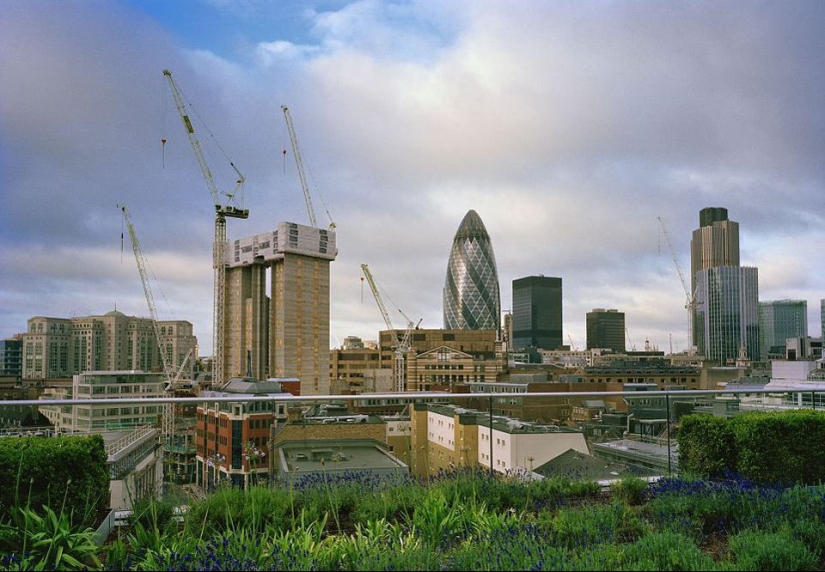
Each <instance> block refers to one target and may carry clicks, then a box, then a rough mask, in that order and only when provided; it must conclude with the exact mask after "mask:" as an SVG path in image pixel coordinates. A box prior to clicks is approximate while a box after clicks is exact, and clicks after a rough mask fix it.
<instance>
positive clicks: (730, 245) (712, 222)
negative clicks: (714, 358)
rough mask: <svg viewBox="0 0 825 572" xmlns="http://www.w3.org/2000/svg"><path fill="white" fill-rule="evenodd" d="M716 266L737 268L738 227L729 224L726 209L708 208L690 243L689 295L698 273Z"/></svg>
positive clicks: (701, 217) (733, 223)
mask: <svg viewBox="0 0 825 572" xmlns="http://www.w3.org/2000/svg"><path fill="white" fill-rule="evenodd" d="M717 266H739V223H738V222H734V221H732V220H728V209H726V208H722V207H707V208H704V209H702V210H701V211H699V228H697V229H696V230H694V231H693V238H692V239H691V241H690V277H691V278H690V279H691V291H693V292H695V291H696V273H697V272H699V271H700V270H704V269H706V268H716V267H717ZM694 339H695V338H694Z"/></svg>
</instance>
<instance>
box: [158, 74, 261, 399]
mask: <svg viewBox="0 0 825 572" xmlns="http://www.w3.org/2000/svg"><path fill="white" fill-rule="evenodd" d="M163 75H164V76H165V77H166V79H168V80H169V87H170V88H171V90H172V97H173V98H174V100H175V106H176V107H177V108H178V113H179V114H180V118H181V121H182V122H183V127H184V129H185V130H186V136H187V138H188V139H189V143H190V145H191V146H192V151H194V153H195V158H196V159H197V161H198V166H199V167H200V170H201V175H203V178H204V180H205V181H206V186H207V188H208V190H209V194H210V195H211V196H212V201H213V203H214V205H215V235H214V240H213V243H212V267H213V269H214V289H213V308H212V353H213V359H212V384H213V385H218V386H220V385H223V384H224V383H225V382H226V379H224V377H225V372H224V327H225V325H224V307H225V302H226V219H227V218H240V219H246V218H249V209H245V208H243V207H242V205H238V204H230V203H235V201H236V200H237V201H240V202H242V199H243V197H242V189H243V184H244V180H245V179H244V176H243V175H242V174H241V172H240V171H239V170H238V168H237V167H236V166H235V164H234V163H233V162H232V161H229V164H230V165H231V167H232V169H233V170H234V171H235V173H236V174H237V176H238V179H237V181H236V186H235V189H234V190H233V191H232V192H231V193H220V192H218V187H217V185H216V184H215V180H214V178H213V177H212V172H211V171H210V170H209V166H208V165H207V164H206V159H205V158H204V156H203V149H202V148H201V144H200V141H199V140H198V138H197V136H196V135H195V127H194V126H193V125H192V121H191V119H190V118H189V113H188V112H187V106H186V103H185V101H184V97H183V94H182V93H181V91H180V88H178V85H177V84H176V83H175V80H174V79H173V78H172V72H171V71H169V70H163ZM224 155H225V153H224ZM227 159H228V158H227ZM221 195H223V196H224V197H226V199H225V200H221Z"/></svg>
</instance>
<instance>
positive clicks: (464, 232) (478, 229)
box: [444, 210, 501, 336]
mask: <svg viewBox="0 0 825 572" xmlns="http://www.w3.org/2000/svg"><path fill="white" fill-rule="evenodd" d="M444 328H445V329H448V330H495V331H496V335H497V336H498V332H500V330H501V295H500V293H499V287H498V271H497V270H496V257H495V254H493V244H492V242H491V241H490V235H489V234H487V229H486V228H485V227H484V223H483V222H481V217H479V216H478V213H476V211H474V210H471V211H469V212H468V213H467V214H466V215H464V219H463V220H462V221H461V225H459V227H458V230H457V231H456V233H455V238H453V247H452V248H451V249H450V261H449V262H448V264H447V278H446V280H445V282H444Z"/></svg>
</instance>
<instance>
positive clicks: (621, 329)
mask: <svg viewBox="0 0 825 572" xmlns="http://www.w3.org/2000/svg"><path fill="white" fill-rule="evenodd" d="M586 322H587V349H589V350H592V349H596V348H601V349H609V350H612V351H614V352H616V353H624V352H625V343H624V340H625V320H624V312H619V311H618V310H615V309H613V310H605V309H604V308H594V309H593V310H592V311H591V312H588V313H587V316H586Z"/></svg>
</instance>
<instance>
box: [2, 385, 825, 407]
mask: <svg viewBox="0 0 825 572" xmlns="http://www.w3.org/2000/svg"><path fill="white" fill-rule="evenodd" d="M822 393H825V390H812V389H785V388H783V389H776V388H774V389H764V388H748V389H680V390H667V389H666V390H651V391H648V390H645V391H542V392H535V393H517V394H516V393H504V392H502V393H499V392H489V391H488V392H474V393H448V392H439V391H427V392H425V391H419V392H409V393H369V394H363V393H362V394H359V395H291V394H283V395H281V394H268V395H257V396H256V395H244V394H240V393H239V394H234V395H225V394H224V395H222V396H199V397H128V398H108V397H107V398H99V399H93V398H82V399H76V398H72V399H23V400H0V406H3V405H36V406H40V405H62V406H67V405H127V404H129V405H131V404H136V403H139V404H147V403H158V404H162V403H253V402H276V403H296V402H297V403H304V402H318V401H364V400H367V399H371V400H375V399H394V400H408V401H433V400H450V401H452V400H454V399H460V398H484V399H489V398H493V399H497V398H508V399H513V398H525V397H531V398H532V397H559V398H565V397H604V396H622V397H631V398H645V397H665V396H668V397H694V396H701V395H738V394H742V395H754V394H777V395H778V394H782V395H784V394H806V395H811V394H822Z"/></svg>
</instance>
